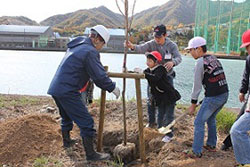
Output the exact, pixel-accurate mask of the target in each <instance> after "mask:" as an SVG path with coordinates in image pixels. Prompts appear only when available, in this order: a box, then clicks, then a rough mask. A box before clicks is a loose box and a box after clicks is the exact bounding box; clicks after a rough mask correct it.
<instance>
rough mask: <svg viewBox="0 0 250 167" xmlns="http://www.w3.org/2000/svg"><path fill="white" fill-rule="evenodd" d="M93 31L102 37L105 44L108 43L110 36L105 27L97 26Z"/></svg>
mask: <svg viewBox="0 0 250 167" xmlns="http://www.w3.org/2000/svg"><path fill="white" fill-rule="evenodd" d="M91 30H95V31H96V32H97V33H98V34H99V35H100V36H101V37H102V39H103V40H104V41H105V43H108V41H109V37H110V35H109V31H108V29H107V28H106V27H104V26H103V25H96V26H94V27H92V28H91Z"/></svg>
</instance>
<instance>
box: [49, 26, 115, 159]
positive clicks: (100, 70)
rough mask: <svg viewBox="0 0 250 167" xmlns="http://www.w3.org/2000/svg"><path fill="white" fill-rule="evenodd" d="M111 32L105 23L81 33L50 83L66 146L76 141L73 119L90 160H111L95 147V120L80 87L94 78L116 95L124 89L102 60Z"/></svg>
mask: <svg viewBox="0 0 250 167" xmlns="http://www.w3.org/2000/svg"><path fill="white" fill-rule="evenodd" d="M109 37H110V35H109V32H108V30H107V29H106V28H105V27H104V26H103V25H96V26H94V27H92V28H91V32H90V35H89V37H88V38H85V37H77V38H75V39H74V40H72V41H71V42H69V43H68V50H67V52H66V54H65V56H64V58H63V60H62V62H61V63H60V65H59V67H58V69H57V71H56V74H55V76H54V78H53V80H52V82H51V84H50V87H49V90H48V94H50V95H52V97H53V99H54V100H55V103H56V105H57V107H58V108H59V113H60V116H61V118H62V120H61V129H62V137H63V145H64V147H65V148H67V147H70V146H71V145H73V144H74V141H73V140H71V139H70V131H71V130H72V128H73V121H74V122H75V123H76V124H77V126H78V127H79V128H80V135H81V137H82V141H83V146H84V149H85V152H86V157H87V160H91V161H98V160H107V159H109V158H110V155H109V154H106V153H99V152H96V151H95V150H94V147H93V140H94V137H95V134H96V130H95V129H94V120H93V118H92V116H91V115H90V114H89V112H88V109H87V107H86V106H85V104H83V102H82V99H81V94H80V92H79V90H80V89H81V88H83V87H84V86H85V85H86V84H87V82H88V81H89V79H90V78H91V79H92V80H93V82H94V83H95V85H96V86H98V87H100V88H101V89H103V90H107V91H108V92H112V93H113V94H114V95H115V96H116V98H118V97H119V95H120V90H119V88H117V87H116V86H115V83H114V82H112V80H111V79H110V78H109V77H108V76H107V73H106V72H105V70H104V67H103V65H102V64H101V62H100V54H99V51H100V50H101V49H102V47H103V46H104V44H105V43H107V42H108V40H109Z"/></svg>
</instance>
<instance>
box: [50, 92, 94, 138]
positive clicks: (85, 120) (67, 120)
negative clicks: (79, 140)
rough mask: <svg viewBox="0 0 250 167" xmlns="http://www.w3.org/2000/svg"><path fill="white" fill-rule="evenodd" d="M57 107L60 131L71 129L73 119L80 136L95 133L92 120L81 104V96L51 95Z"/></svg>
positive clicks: (89, 135) (90, 135)
mask: <svg viewBox="0 0 250 167" xmlns="http://www.w3.org/2000/svg"><path fill="white" fill-rule="evenodd" d="M52 97H53V99H54V100H55V102H56V105H57V107H58V109H59V113H60V116H61V118H62V120H61V128H62V131H64V130H65V131H67V130H69V131H70V130H72V128H73V121H74V122H75V123H76V124H77V126H78V127H79V129H80V135H81V137H86V136H87V137H93V136H94V135H95V133H96V130H95V129H94V120H93V118H92V116H91V115H90V114H89V112H88V109H87V107H86V106H85V104H83V102H82V99H81V96H80V95H79V96H72V97H55V96H52Z"/></svg>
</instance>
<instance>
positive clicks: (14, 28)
mask: <svg viewBox="0 0 250 167" xmlns="http://www.w3.org/2000/svg"><path fill="white" fill-rule="evenodd" d="M48 28H49V26H22V25H0V32H13V33H44V32H45V31H47V29H48Z"/></svg>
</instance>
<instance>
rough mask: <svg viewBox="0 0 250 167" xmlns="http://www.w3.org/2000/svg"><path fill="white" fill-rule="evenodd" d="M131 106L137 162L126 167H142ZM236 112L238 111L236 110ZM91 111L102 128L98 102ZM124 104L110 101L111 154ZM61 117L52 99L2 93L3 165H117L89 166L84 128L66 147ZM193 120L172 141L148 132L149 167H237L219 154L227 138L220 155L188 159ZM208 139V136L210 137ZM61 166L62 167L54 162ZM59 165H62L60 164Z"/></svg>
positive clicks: (107, 141) (106, 142)
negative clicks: (45, 160) (38, 161)
mask: <svg viewBox="0 0 250 167" xmlns="http://www.w3.org/2000/svg"><path fill="white" fill-rule="evenodd" d="M126 106H127V135H128V137H127V138H128V142H130V143H134V144H135V147H136V158H137V159H136V160H134V161H132V162H131V163H129V164H127V165H126V166H127V167H139V166H140V167H141V166H142V165H141V164H140V163H138V162H139V160H138V159H139V148H138V145H139V144H138V143H139V141H138V121H137V120H138V119H137V107H136V102H134V101H129V102H127V104H126ZM146 108H147V107H146V102H145V101H143V114H144V115H143V120H144V125H146V124H147V109H146ZM184 109H185V106H179V105H178V107H176V112H175V115H176V116H178V115H180V114H181V110H184ZM234 110H235V109H234ZM89 112H90V114H91V115H92V116H93V118H94V120H95V124H96V127H98V119H99V104H98V103H97V102H95V103H94V104H92V105H90V106H89ZM122 117H123V115H122V104H121V102H120V101H107V103H106V110H105V123H104V132H103V149H104V151H105V152H108V153H110V154H112V153H113V150H114V148H115V147H116V146H117V145H118V144H121V143H122V140H123V121H122V120H123V119H122ZM59 118H60V116H59V114H58V110H57V107H56V105H55V103H54V102H53V100H52V98H50V97H39V96H18V95H1V94H0V166H3V165H8V167H9V166H11V167H12V166H20V167H23V166H25V167H29V166H32V164H33V163H34V160H35V159H37V158H39V157H41V156H43V157H46V158H48V160H49V162H48V163H46V164H45V165H44V166H43V167H47V166H61V167H113V166H117V164H115V162H114V161H115V160H114V159H111V161H106V162H87V161H86V159H85V153H84V149H83V147H82V145H81V137H80V136H79V129H78V128H76V126H74V129H73V131H72V133H71V134H72V136H73V137H74V138H75V139H77V143H76V144H75V145H74V146H73V147H72V148H71V149H68V150H64V149H63V148H62V139H61V135H60V121H59ZM194 118H195V117H194V116H190V115H187V116H186V117H185V118H184V119H183V120H182V121H180V122H179V123H177V124H176V125H175V127H174V137H173V139H172V140H171V141H170V142H169V143H164V142H162V141H161V139H162V135H161V134H158V133H157V132H156V131H148V130H147V129H145V130H144V135H145V147H146V159H147V162H148V164H147V165H144V166H147V167H233V166H234V165H235V164H236V161H235V158H234V154H233V151H232V150H229V151H227V152H224V151H220V150H219V148H220V146H221V143H222V141H223V139H224V138H225V136H226V134H223V133H218V145H217V152H215V153H211V152H208V151H206V150H203V156H202V158H199V159H190V158H186V157H185V156H184V155H183V153H182V152H183V151H184V150H186V149H190V148H191V146H192V142H193V130H194V128H193V122H194ZM205 140H206V136H205ZM55 162H57V164H55ZM58 164H59V165H58Z"/></svg>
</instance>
